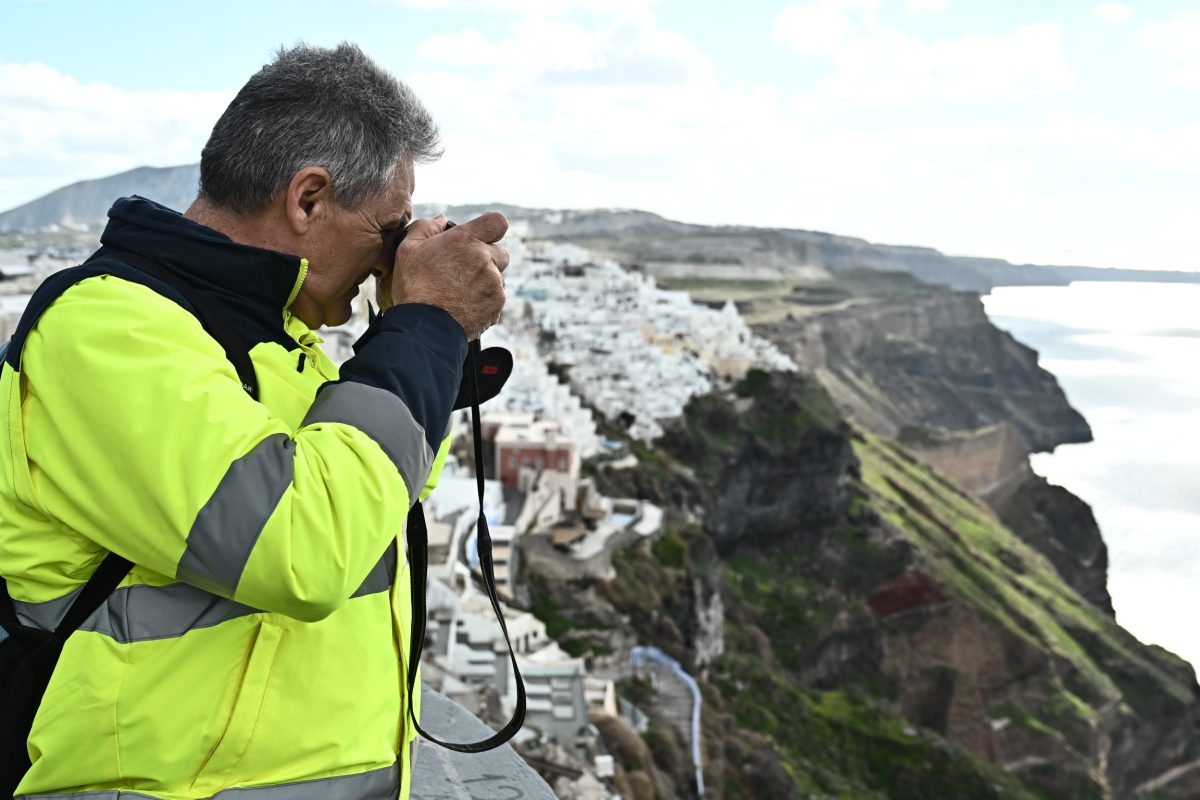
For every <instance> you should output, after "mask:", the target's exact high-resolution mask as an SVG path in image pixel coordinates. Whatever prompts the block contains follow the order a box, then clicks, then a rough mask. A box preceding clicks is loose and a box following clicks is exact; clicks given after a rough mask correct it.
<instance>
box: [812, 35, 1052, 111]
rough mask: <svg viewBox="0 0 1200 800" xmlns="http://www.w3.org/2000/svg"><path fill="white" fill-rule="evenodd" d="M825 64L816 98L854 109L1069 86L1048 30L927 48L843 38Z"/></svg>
mask: <svg viewBox="0 0 1200 800" xmlns="http://www.w3.org/2000/svg"><path fill="white" fill-rule="evenodd" d="M833 64H834V69H833V71H832V72H830V73H829V74H828V75H826V76H825V77H824V78H822V79H821V81H820V83H819V84H818V89H817V91H818V92H819V93H820V94H821V95H823V96H826V97H838V98H847V99H851V100H855V101H859V102H874V103H900V102H905V101H909V100H914V99H919V98H937V99H943V100H962V101H977V100H988V99H994V98H1003V99H1019V98H1023V97H1028V96H1035V95H1056V94H1062V93H1065V92H1069V91H1071V89H1072V88H1074V86H1075V72H1074V70H1073V69H1072V68H1071V66H1070V64H1069V63H1068V62H1067V59H1066V56H1065V54H1064V53H1063V50H1062V31H1061V29H1060V28H1059V27H1058V25H1054V24H1042V25H1029V26H1026V27H1023V28H1018V29H1017V30H1015V31H1013V32H1012V33H1010V34H1007V35H1002V36H979V35H975V34H971V35H968V36H965V37H963V38H961V39H957V40H954V41H934V42H926V41H923V40H921V39H918V38H916V37H914V36H912V35H910V34H907V33H904V32H903V31H898V30H888V31H884V32H883V33H880V34H878V35H875V36H858V37H855V38H853V39H851V40H850V41H849V42H847V43H846V44H845V46H843V47H842V48H841V49H839V50H838V52H837V53H835V54H834V56H833Z"/></svg>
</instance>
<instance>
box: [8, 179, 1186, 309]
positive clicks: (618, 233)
mask: <svg viewBox="0 0 1200 800" xmlns="http://www.w3.org/2000/svg"><path fill="white" fill-rule="evenodd" d="M199 174H200V165H199V164H187V165H184V166H179V167H139V168H137V169H133V170H130V171H129V172H122V173H121V174H119V175H112V176H110V177H107V178H99V179H97V180H91V181H81V182H79V183H73V184H71V185H70V186H64V187H63V188H61V189H57V190H55V191H53V192H51V193H50V194H48V195H46V196H45V197H40V198H38V199H37V200H34V201H32V202H30V203H26V204H25V205H23V206H20V207H18V208H14V209H12V210H11V211H6V212H4V213H2V214H0V233H5V232H12V231H21V230H40V229H44V228H47V227H49V226H51V225H62V226H66V225H80V224H100V223H103V222H104V221H105V219H106V217H107V213H108V209H109V206H111V205H112V201H113V200H115V199H116V198H118V197H122V196H125V195H131V194H140V195H143V196H145V197H149V198H151V199H152V200H156V201H158V202H160V203H163V204H164V205H167V206H170V207H171V208H174V209H177V210H180V211H182V210H184V209H186V208H187V207H188V206H189V205H191V203H192V201H193V200H194V199H195V197H196V188H197V184H198V182H199ZM490 209H495V210H499V211H503V212H504V213H505V214H507V215H508V217H509V219H510V220H513V221H514V222H515V221H521V220H523V221H524V222H525V223H526V224H527V225H528V228H529V230H530V232H531V233H533V234H534V235H536V236H539V237H544V238H548V239H561V240H563V241H571V242H575V243H578V244H580V245H583V246H585V247H590V248H592V249H593V250H595V251H596V252H598V253H601V254H604V255H608V256H611V257H614V258H618V259H620V260H622V261H625V262H631V263H639V264H648V263H655V262H658V263H663V262H665V263H670V264H676V265H684V266H683V267H682V268H686V266H687V265H696V270H697V272H698V274H701V273H703V270H704V267H705V265H708V266H710V267H711V266H712V265H720V266H721V267H722V269H724V268H725V267H727V266H731V265H732V266H733V267H734V268H736V267H737V266H738V265H741V266H744V267H746V268H748V269H751V268H769V269H784V270H791V269H794V268H800V270H801V271H803V270H805V269H808V270H809V272H811V271H814V270H815V271H817V272H820V271H828V272H843V271H848V270H859V269H863V268H866V269H873V270H880V271H885V272H906V273H908V274H910V275H913V276H915V277H916V278H918V279H920V280H922V281H924V282H925V283H929V284H940V285H943V286H950V287H952V288H954V289H960V290H967V291H976V292H988V291H989V290H991V288H992V287H994V286H1022V285H1065V284H1067V283H1070V282H1071V281H1082V280H1088V281H1160V282H1171V283H1182V282H1186V283H1200V273H1195V272H1169V271H1149V270H1129V269H1097V268H1094V267H1047V266H1038V265H1035V264H1011V263H1009V262H1008V261H1004V260H1002V259H998V258H977V257H967V256H948V255H946V254H944V253H942V252H940V251H938V250H935V249H933V248H931V247H913V246H908V245H891V244H875V243H874V242H868V241H866V240H865V239H858V238H855V237H852V236H839V235H836V234H832V233H822V232H820V231H806V230H799V229H794V228H754V227H749V226H744V225H719V226H713V225H692V224H689V223H684V222H676V221H673V220H669V219H666V218H665V217H661V216H659V215H658V214H654V213H651V212H649V211H638V210H635V209H591V210H562V209H550V208H523V207H521V206H514V205H508V204H505V203H489V204H470V205H459V206H444V205H436V204H424V205H418V206H417V207H416V209H415V213H416V214H417V216H432V215H434V214H437V213H442V212H444V213H446V214H447V215H448V216H449V217H450V218H451V219H455V220H458V221H460V222H461V221H465V220H467V219H470V218H471V217H473V216H475V215H477V214H479V213H482V212H483V211H486V210H490ZM678 269H679V267H677V268H676V270H678Z"/></svg>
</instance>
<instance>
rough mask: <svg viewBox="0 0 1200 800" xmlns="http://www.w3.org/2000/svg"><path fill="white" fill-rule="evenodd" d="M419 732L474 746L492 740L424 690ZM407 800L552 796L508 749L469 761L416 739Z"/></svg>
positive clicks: (545, 799)
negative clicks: (485, 740) (410, 799)
mask: <svg viewBox="0 0 1200 800" xmlns="http://www.w3.org/2000/svg"><path fill="white" fill-rule="evenodd" d="M421 727H422V728H424V729H425V730H427V731H429V733H430V734H432V735H433V736H436V737H438V738H439V739H445V740H447V741H452V742H473V741H478V740H480V739H483V738H485V737H487V736H490V735H491V734H492V731H491V729H489V728H488V727H487V726H486V725H484V724H483V723H482V722H480V721H479V720H478V719H476V718H475V717H474V716H473V715H472V714H471V712H469V711H467V710H466V709H465V708H463V707H462V706H460V705H458V704H457V703H455V702H453V701H451V700H449V699H447V698H446V697H445V696H444V695H441V694H438V693H437V692H435V691H434V690H433V689H430V688H429V687H428V686H425V687H422V690H421ZM417 742H418V744H417V761H416V766H415V767H414V769H413V781H412V800H555V797H554V792H552V791H550V787H549V786H547V785H546V782H545V781H544V780H542V778H541V776H540V775H538V774H537V773H536V772H534V770H533V768H532V767H530V766H529V765H528V764H526V763H525V762H524V760H522V759H521V757H520V756H519V755H517V754H516V752H515V751H514V750H513V749H512V748H511V747H510V746H508V745H503V746H502V747H498V748H496V749H495V750H490V751H488V752H486V753H478V754H474V755H468V754H465V753H456V752H454V751H453V750H447V749H446V748H444V747H438V746H437V745H436V744H434V743H432V742H429V741H426V740H425V739H423V738H418V739H417Z"/></svg>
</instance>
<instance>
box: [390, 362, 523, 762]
mask: <svg viewBox="0 0 1200 800" xmlns="http://www.w3.org/2000/svg"><path fill="white" fill-rule="evenodd" d="M466 373H467V374H466V377H467V387H468V391H469V393H470V397H471V438H472V441H473V442H474V444H475V483H476V488H477V489H478V493H479V522H478V524H477V527H476V529H475V547H476V549H477V550H478V551H479V571H480V572H481V573H482V574H483V585H484V588H485V589H487V596H488V600H490V601H491V603H492V610H493V611H494V612H495V613H496V620H497V621H498V622H499V623H500V630H501V632H503V634H504V643H505V644H506V645H508V657H509V660H510V661H511V662H512V668H513V675H514V676H515V677H516V679H517V707H516V708H515V709H514V710H513V715H512V718H511V719H510V720H509V721H508V724H507V725H505V726H504V727H503V728H501V729H500V730H499V731H497V732H496V733H495V734H493V735H492V736H489V737H488V738H487V739H484V740H482V741H479V742H466V743H462V744H459V743H455V742H443V741H442V740H441V739H438V738H436V737H433V736H430V735H429V734H428V733H426V732H425V731H424V730H423V729H422V728H421V723H420V722H418V721H417V717H416V714H415V713H414V711H413V686H414V685H415V684H416V681H417V668H418V667H419V666H420V663H421V651H422V650H424V649H425V622H426V620H425V589H426V583H427V581H428V579H429V548H428V545H429V531H428V529H427V528H426V526H425V511H424V509H422V508H421V504H420V503H419V502H418V503H417V504H416V505H414V506H413V508H412V511H411V512H409V515H408V534H407V538H408V558H409V565H410V571H409V576H410V583H411V588H412V627H411V629H410V631H411V635H410V636H409V641H408V716H409V719H411V720H412V723H413V725H414V726H416V729H417V732H418V733H420V734H421V735H422V736H424V737H425V738H426V739H428V740H429V741H431V742H433V743H434V744H439V745H441V746H442V747H445V748H447V749H449V750H454V751H456V752H459V753H482V752H484V751H486V750H492V749H494V748H496V747H499V746H500V745H502V744H504V743H505V742H507V741H508V740H509V739H511V738H512V737H513V736H516V734H517V731H519V730H521V726H522V725H524V724H525V682H524V681H523V680H522V679H521V670H520V668H519V667H518V666H517V655H516V653H515V652H513V646H512V642H511V641H510V640H509V637H508V625H507V624H505V622H504V613H503V611H502V610H501V609H500V600H499V598H498V597H497V596H496V573H495V568H494V566H493V564H492V535H491V533H490V532H489V531H488V524H487V518H486V517H484V514H483V429H482V426H481V425H480V422H479V403H480V400H479V375H480V368H479V340H478V339H477V340H475V341H474V342H471V345H470V349H469V350H468V352H467V368H466ZM506 377H507V376H506Z"/></svg>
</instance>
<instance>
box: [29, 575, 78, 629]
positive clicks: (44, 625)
mask: <svg viewBox="0 0 1200 800" xmlns="http://www.w3.org/2000/svg"><path fill="white" fill-rule="evenodd" d="M82 591H83V587H82V586H80V587H79V588H78V589H75V590H74V591H72V592H71V593H70V594H66V595H63V596H62V597H56V598H54V599H53V600H47V601H46V602H44V603H23V602H21V601H20V600H14V601H13V605H14V606H16V608H17V622H20V623H21V624H22V625H28V626H29V627H31V628H41V629H42V630H44V631H52V630H55V629H56V628H58V626H59V624H60V623H61V622H62V621H63V617H65V616H66V615H67V612H68V611H70V610H71V604H72V603H74V602H75V598H76V597H78V596H79V593H80V592H82Z"/></svg>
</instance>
